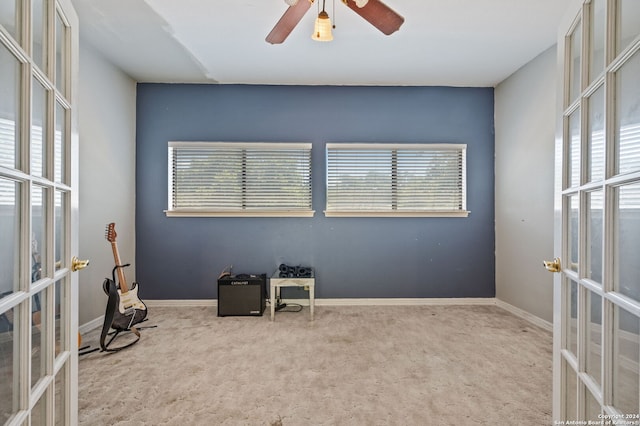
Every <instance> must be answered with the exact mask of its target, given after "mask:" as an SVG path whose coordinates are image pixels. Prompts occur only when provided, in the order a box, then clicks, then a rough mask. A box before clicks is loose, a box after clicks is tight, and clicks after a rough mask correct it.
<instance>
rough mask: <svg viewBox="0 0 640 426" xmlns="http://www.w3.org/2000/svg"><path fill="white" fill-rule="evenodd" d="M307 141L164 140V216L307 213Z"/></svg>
mask: <svg viewBox="0 0 640 426" xmlns="http://www.w3.org/2000/svg"><path fill="white" fill-rule="evenodd" d="M313 213H314V212H313V210H311V144H310V143H259V142H255V143H245V142H169V209H168V210H167V211H166V214H167V216H313Z"/></svg>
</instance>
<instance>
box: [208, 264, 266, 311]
mask: <svg viewBox="0 0 640 426" xmlns="http://www.w3.org/2000/svg"><path fill="white" fill-rule="evenodd" d="M266 281H267V275H266V274H260V275H254V274H251V275H249V274H238V275H227V276H224V277H221V278H219V279H218V316H219V317H225V316H261V315H262V313H263V312H264V309H265V306H266V297H265V296H266V291H267V290H266Z"/></svg>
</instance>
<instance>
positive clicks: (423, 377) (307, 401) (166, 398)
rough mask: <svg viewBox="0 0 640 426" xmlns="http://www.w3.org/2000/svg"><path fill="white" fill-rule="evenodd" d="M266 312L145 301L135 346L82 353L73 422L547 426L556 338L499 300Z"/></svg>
mask: <svg viewBox="0 0 640 426" xmlns="http://www.w3.org/2000/svg"><path fill="white" fill-rule="evenodd" d="M267 313H268V311H267V312H265V316H262V317H224V318H219V317H217V316H216V308H214V307H208V308H206V307H197V308H184V307H182V308H150V309H149V319H150V320H149V321H148V322H146V323H145V324H146V325H157V326H158V327H157V328H153V329H148V330H144V331H143V335H142V339H141V340H140V341H139V342H138V343H137V344H136V345H134V346H133V347H131V348H129V349H126V350H124V351H122V352H119V353H115V354H105V353H93V354H89V355H84V356H82V357H81V358H80V375H79V388H80V392H79V410H80V413H79V419H80V424H81V425H92V426H93V425H136V426H137V425H183V426H184V425H284V426H290V425H548V424H550V423H551V363H552V359H551V358H552V357H551V354H552V336H551V333H549V332H547V331H545V330H542V329H540V328H538V327H536V326H533V325H531V324H530V323H528V322H526V321H524V320H522V319H520V318H518V317H516V316H513V315H512V314H510V313H508V312H506V311H504V310H502V309H500V308H498V307H495V306H339V307H329V306H317V307H316V312H315V314H316V318H315V321H313V322H311V321H309V312H308V308H307V307H305V308H304V309H303V310H302V311H301V312H298V313H285V312H283V313H277V314H276V321H275V322H270V321H269V316H268V315H267ZM98 331H99V330H95V331H94V332H91V333H89V334H88V335H87V336H84V339H83V342H84V343H85V344H91V345H93V346H97V345H98Z"/></svg>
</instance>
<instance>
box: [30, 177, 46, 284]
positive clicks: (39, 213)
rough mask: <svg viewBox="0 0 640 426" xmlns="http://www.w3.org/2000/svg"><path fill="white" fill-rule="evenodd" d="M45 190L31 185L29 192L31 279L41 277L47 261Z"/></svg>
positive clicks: (35, 279) (34, 279)
mask: <svg viewBox="0 0 640 426" xmlns="http://www.w3.org/2000/svg"><path fill="white" fill-rule="evenodd" d="M46 212H47V190H46V189H45V188H43V187H40V186H36V185H34V186H33V192H32V194H31V231H32V233H31V281H32V282H34V281H37V280H39V279H40V278H42V271H46V270H47V268H46V261H47V253H46V251H47V245H46V244H45V242H46V240H45V238H46V235H47V234H46V231H47V214H46Z"/></svg>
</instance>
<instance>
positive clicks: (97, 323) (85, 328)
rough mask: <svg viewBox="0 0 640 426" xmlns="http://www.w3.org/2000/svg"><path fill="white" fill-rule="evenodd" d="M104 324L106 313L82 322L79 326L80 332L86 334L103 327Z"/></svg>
mask: <svg viewBox="0 0 640 426" xmlns="http://www.w3.org/2000/svg"><path fill="white" fill-rule="evenodd" d="M102 324H104V315H100V316H99V317H98V318H96V319H93V320H91V321H89V322H87V323H84V324H82V325H81V326H80V327H78V332H79V333H80V334H85V333H88V332H90V331H91V330H94V329H96V328H98V327H102Z"/></svg>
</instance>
